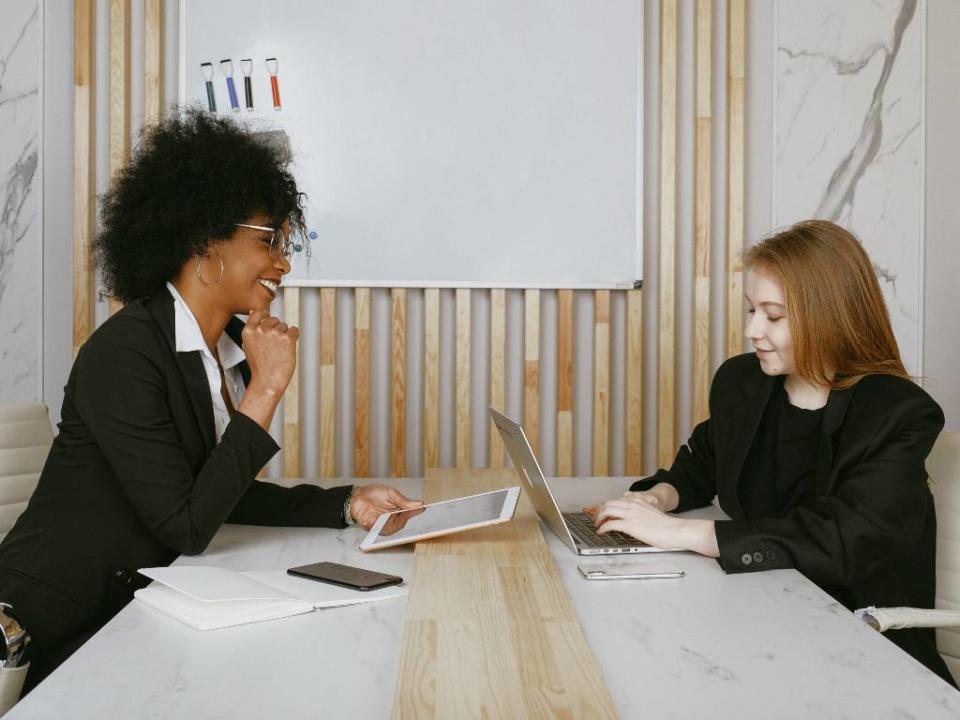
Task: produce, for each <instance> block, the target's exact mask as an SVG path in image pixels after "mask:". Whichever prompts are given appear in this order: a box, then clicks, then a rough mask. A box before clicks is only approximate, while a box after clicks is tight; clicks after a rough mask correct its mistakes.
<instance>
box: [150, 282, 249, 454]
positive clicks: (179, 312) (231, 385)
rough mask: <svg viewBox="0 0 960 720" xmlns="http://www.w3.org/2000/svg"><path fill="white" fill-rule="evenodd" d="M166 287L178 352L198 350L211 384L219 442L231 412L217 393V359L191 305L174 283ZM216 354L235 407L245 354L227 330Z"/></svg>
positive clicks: (214, 422)
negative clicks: (240, 366)
mask: <svg viewBox="0 0 960 720" xmlns="http://www.w3.org/2000/svg"><path fill="white" fill-rule="evenodd" d="M167 290H169V291H170V294H171V295H173V327H174V337H175V339H176V344H177V352H196V351H198V350H199V351H200V358H201V359H202V360H203V370H204V372H206V374H207V385H209V386H210V400H211V401H212V403H213V427H214V430H215V431H216V434H217V442H218V443H219V442H220V439H221V438H222V437H223V433H224V431H226V429H227V425H229V424H230V412H229V411H228V410H227V405H226V403H224V402H223V396H222V395H221V394H220V365H218V364H217V359H216V358H215V357H214V356H213V353H212V352H210V348H208V347H207V344H206V343H205V342H204V341H203V333H202V332H201V331H200V323H198V322H197V318H196V316H195V315H194V314H193V311H192V310H191V309H190V306H189V305H187V303H186V302H185V301H184V299H183V298H182V297H181V296H180V293H179V292H177V289H176V288H175V287H174V286H173V283H169V282H168V283H167ZM217 355H219V356H220V363H221V364H222V365H223V376H224V377H225V378H226V380H227V395H228V396H229V397H230V402H231V403H232V404H233V407H234V409H236V408H237V407H238V406H239V405H240V400H241V399H243V391H244V385H243V377H242V376H241V375H240V368H239V367H238V365H239V364H240V363H241V362H243V361H244V360H246V359H247V356H246V355H244V353H243V350H242V349H240V346H239V345H237V344H236V343H235V342H233V340H231V339H230V336H229V335H227V333H223V334H222V335H221V336H220V339H219V340H217Z"/></svg>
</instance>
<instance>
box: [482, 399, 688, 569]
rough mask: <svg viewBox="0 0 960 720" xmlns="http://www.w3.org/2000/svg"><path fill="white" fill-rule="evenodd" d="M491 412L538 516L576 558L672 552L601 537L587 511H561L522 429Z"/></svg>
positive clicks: (620, 536) (617, 536)
mask: <svg viewBox="0 0 960 720" xmlns="http://www.w3.org/2000/svg"><path fill="white" fill-rule="evenodd" d="M488 409H489V410H490V417H491V419H492V420H493V424H494V425H495V426H496V428H497V432H499V433H500V437H501V438H503V444H504V446H505V447H506V448H507V452H508V453H509V454H510V459H511V460H513V464H514V466H515V467H516V469H517V473H518V474H519V475H520V480H521V482H522V483H523V486H524V488H525V489H526V491H527V493H528V494H529V495H530V500H531V501H532V502H533V507H534V509H536V511H537V515H539V516H540V517H541V519H542V520H543V521H544V522H545V523H546V524H547V527H549V528H550V529H551V530H552V531H553V533H554V534H555V535H556V536H557V537H558V538H560V540H561V542H563V543H564V544H565V545H566V546H567V547H569V548H570V549H571V550H573V552H575V553H576V554H577V555H611V554H617V553H654V552H670V550H666V549H662V548H655V547H652V546H651V545H647V544H645V543H642V542H640V541H639V540H637V539H636V538H634V537H630V536H629V535H626V534H624V533H621V532H608V533H604V534H603V535H600V534H599V533H597V531H596V528H594V526H593V518H591V517H590V516H589V515H587V513H585V512H566V513H565V512H560V506H559V505H557V501H556V499H555V498H554V497H553V493H552V492H550V486H549V485H547V479H546V478H545V477H544V476H543V470H541V469H540V463H539V462H537V458H536V456H535V455H534V454H533V450H531V449H530V443H529V442H527V436H526V435H524V433H523V428H522V427H520V425H519V424H518V423H516V422H514V421H513V420H511V419H510V418H508V417H507V416H506V415H504V414H503V413H500V412H497V411H496V410H494V409H493V408H488Z"/></svg>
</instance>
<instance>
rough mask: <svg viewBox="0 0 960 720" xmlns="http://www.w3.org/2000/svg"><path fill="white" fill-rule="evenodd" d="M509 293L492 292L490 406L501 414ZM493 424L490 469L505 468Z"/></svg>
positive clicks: (498, 435)
mask: <svg viewBox="0 0 960 720" xmlns="http://www.w3.org/2000/svg"><path fill="white" fill-rule="evenodd" d="M506 299H507V293H506V290H504V289H503V288H494V289H492V290H491V291H490V405H492V406H493V407H495V408H496V409H497V410H499V411H500V412H504V411H505V410H506V400H507V398H506V389H505V387H506V386H505V385H504V377H505V372H506V342H507V301H506ZM490 425H491V423H489V422H488V423H486V425H485V427H486V432H488V433H490V435H489V437H490V467H492V468H500V467H503V441H502V440H501V439H500V433H498V432H491V431H490Z"/></svg>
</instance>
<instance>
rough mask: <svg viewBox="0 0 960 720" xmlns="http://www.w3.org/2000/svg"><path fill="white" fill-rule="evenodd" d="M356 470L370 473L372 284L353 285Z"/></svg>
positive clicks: (354, 453) (365, 475)
mask: <svg viewBox="0 0 960 720" xmlns="http://www.w3.org/2000/svg"><path fill="white" fill-rule="evenodd" d="M353 292H354V298H355V299H356V304H355V312H356V315H355V317H354V340H353V341H354V348H355V349H354V353H355V354H354V358H353V418H354V420H353V422H354V426H353V457H354V460H353V464H354V467H353V473H354V475H355V476H356V477H367V476H368V475H369V474H370V288H354V291H353Z"/></svg>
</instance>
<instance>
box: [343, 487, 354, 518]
mask: <svg viewBox="0 0 960 720" xmlns="http://www.w3.org/2000/svg"><path fill="white" fill-rule="evenodd" d="M356 491H357V486H356V485H351V486H350V492H348V493H347V496H346V497H345V498H344V499H343V524H344V525H346V526H347V527H350V526H351V525H356V524H357V521H356V520H354V519H353V516H352V515H351V514H350V501H351V500H352V499H353V494H354V493H355V492H356Z"/></svg>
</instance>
